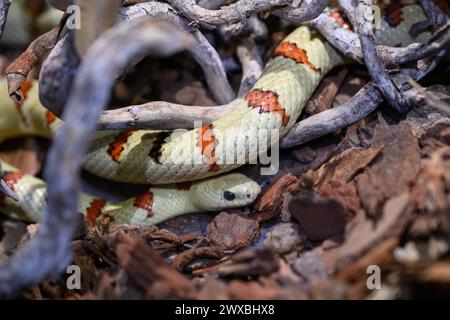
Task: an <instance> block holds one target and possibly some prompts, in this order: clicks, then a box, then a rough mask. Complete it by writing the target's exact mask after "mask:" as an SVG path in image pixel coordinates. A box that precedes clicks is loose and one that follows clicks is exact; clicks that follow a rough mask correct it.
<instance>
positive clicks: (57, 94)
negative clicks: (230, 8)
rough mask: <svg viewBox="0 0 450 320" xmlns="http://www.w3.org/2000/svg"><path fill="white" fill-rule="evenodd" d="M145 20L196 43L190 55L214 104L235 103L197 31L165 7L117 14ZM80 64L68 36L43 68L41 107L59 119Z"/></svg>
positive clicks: (157, 5) (138, 7)
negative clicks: (167, 26)
mask: <svg viewBox="0 0 450 320" xmlns="http://www.w3.org/2000/svg"><path fill="white" fill-rule="evenodd" d="M144 16H149V17H155V18H158V19H161V20H163V21H167V22H169V23H171V24H172V25H173V26H175V27H176V28H177V29H178V30H179V31H183V32H185V33H186V35H187V36H189V37H190V38H191V41H193V42H194V43H195V45H193V46H192V47H190V48H189V51H190V52H191V54H192V56H193V58H194V59H195V60H196V61H197V62H198V63H199V65H200V66H201V68H202V69H203V72H204V74H205V78H206V82H207V84H208V86H209V88H210V91H211V93H212V95H213V96H214V98H215V99H216V101H217V102H218V103H223V104H224V103H228V102H230V101H232V100H233V99H234V97H235V94H234V92H233V90H232V88H231V85H230V84H229V82H228V79H227V75H226V73H225V69H224V67H223V64H222V61H221V59H220V57H219V54H218V53H217V51H216V50H215V49H214V47H213V46H211V44H210V43H209V42H208V40H207V39H206V38H205V37H204V36H203V34H202V33H201V32H200V31H199V30H197V29H195V28H193V27H192V26H191V25H190V24H189V23H188V22H187V21H186V20H185V19H184V18H182V17H180V16H179V15H178V14H177V13H176V11H175V10H174V9H173V8H172V7H171V6H170V5H168V4H166V3H159V2H151V3H140V4H136V5H133V6H129V7H123V8H121V9H120V10H119V18H120V19H121V20H122V21H132V20H134V19H137V18H140V17H144ZM147 55H148V52H143V53H142V55H141V56H140V57H136V58H135V59H134V61H132V62H130V65H133V64H136V63H137V62H138V61H140V60H141V59H142V58H144V57H145V56H147ZM79 62H80V60H79V58H78V56H77V55H76V53H75V50H74V46H73V34H72V32H69V33H68V34H66V35H65V36H64V37H63V38H62V39H61V40H60V41H59V42H58V44H57V45H56V46H55V48H54V49H53V51H52V52H51V54H50V55H49V57H48V58H47V60H46V61H45V62H44V64H43V66H42V70H41V74H40V77H39V78H40V82H39V85H40V87H39V96H40V99H41V102H42V103H43V105H44V106H45V107H47V108H48V109H49V110H51V111H52V112H53V113H55V114H56V115H58V116H59V115H61V113H62V110H63V108H64V105H65V103H66V101H67V97H68V95H69V93H70V89H71V87H72V81H73V78H74V76H75V74H76V73H77V68H78V65H79ZM127 67H128V66H127ZM124 69H126V68H124Z"/></svg>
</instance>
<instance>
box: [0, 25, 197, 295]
mask: <svg viewBox="0 0 450 320" xmlns="http://www.w3.org/2000/svg"><path fill="white" fill-rule="evenodd" d="M124 43H126V45H124ZM189 45H190V43H189V42H188V41H187V39H186V38H185V37H184V36H183V34H180V32H179V31H177V30H174V29H173V27H172V28H169V26H168V25H166V24H164V25H163V24H156V23H155V21H154V20H149V19H137V20H136V21H133V22H131V23H126V24H122V25H120V26H118V27H117V28H114V29H112V30H111V31H108V32H106V33H105V34H104V35H102V37H100V38H99V39H98V40H97V41H96V42H95V43H94V44H93V46H92V47H91V48H90V49H89V51H88V53H87V55H86V56H85V59H84V61H83V63H82V65H81V66H80V70H79V74H78V77H77V79H76V81H75V83H74V87H73V90H72V94H71V95H70V97H69V100H68V104H67V108H66V110H65V125H64V126H63V127H62V129H61V131H60V134H58V136H57V137H56V138H55V140H54V144H53V146H52V148H51V150H50V152H49V155H48V162H47V166H46V168H45V177H46V180H47V181H48V207H47V214H46V215H45V216H44V219H43V221H42V223H41V225H40V227H39V229H38V231H37V233H36V235H35V236H34V237H33V238H32V239H31V240H30V241H29V242H28V243H27V244H26V245H25V246H24V247H23V248H21V249H20V250H18V251H17V252H16V253H15V254H14V256H13V257H12V258H11V259H9V260H8V261H7V262H6V263H4V264H2V265H0V295H11V294H13V293H15V292H17V290H19V289H20V288H23V287H25V286H27V285H30V284H33V283H39V282H41V281H42V280H43V279H45V278H47V277H49V276H51V275H55V274H57V273H59V272H61V271H62V270H64V268H65V267H66V266H67V265H68V264H69V262H70V260H71V250H70V241H71V239H72V236H73V234H74V232H75V229H76V225H77V221H78V218H77V217H78V216H77V215H76V214H75V213H76V209H77V202H78V188H79V172H80V170H81V160H82V157H83V155H84V152H85V150H86V149H87V145H88V141H89V137H90V136H91V135H92V133H93V131H94V130H95V125H96V119H97V117H98V115H99V114H100V112H101V110H102V109H103V108H104V107H105V105H106V103H107V101H108V99H109V94H110V90H111V87H112V84H113V82H114V79H115V76H116V73H117V70H121V69H122V68H123V67H124V66H126V63H127V62H128V61H129V60H130V59H133V58H135V57H137V56H140V55H142V53H143V52H149V51H150V50H152V51H153V52H154V53H156V54H170V53H173V52H176V51H179V50H181V49H183V48H185V47H186V46H189ZM98 57H103V59H101V60H99V59H98Z"/></svg>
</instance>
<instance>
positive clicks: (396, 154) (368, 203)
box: [356, 123, 420, 217]
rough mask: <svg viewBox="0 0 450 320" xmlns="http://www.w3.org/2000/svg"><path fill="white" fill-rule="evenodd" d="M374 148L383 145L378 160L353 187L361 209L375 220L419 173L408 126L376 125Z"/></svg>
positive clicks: (414, 142) (416, 151)
mask: <svg viewBox="0 0 450 320" xmlns="http://www.w3.org/2000/svg"><path fill="white" fill-rule="evenodd" d="M373 143H374V144H383V145H384V146H385V147H384V149H383V153H382V156H381V157H379V159H377V161H376V162H375V163H374V164H373V165H372V167H371V168H370V169H368V170H367V171H366V172H364V173H363V174H361V175H359V176H358V177H357V178H356V187H357V190H358V194H359V197H360V199H361V202H362V203H363V205H364V208H365V209H366V211H367V214H369V215H370V216H372V217H377V216H378V215H379V214H380V212H381V208H382V206H383V204H384V202H385V201H386V200H387V199H389V198H391V197H395V196H397V195H399V194H401V193H402V192H404V191H406V190H408V188H409V186H410V185H411V183H412V182H413V181H415V179H416V177H417V174H418V173H419V170H420V149H419V145H418V141H417V138H416V137H415V136H414V135H413V134H412V132H411V128H410V126H409V125H408V124H405V123H401V124H399V125H394V126H389V127H386V126H380V125H378V126H377V127H376V128H375V131H374V137H373Z"/></svg>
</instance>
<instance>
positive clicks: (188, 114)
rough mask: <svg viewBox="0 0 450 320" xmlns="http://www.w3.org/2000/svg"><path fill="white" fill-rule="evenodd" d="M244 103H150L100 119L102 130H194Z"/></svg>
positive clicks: (118, 110)
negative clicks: (200, 123) (199, 123)
mask: <svg viewBox="0 0 450 320" xmlns="http://www.w3.org/2000/svg"><path fill="white" fill-rule="evenodd" d="M239 102H240V100H234V101H232V102H231V103H229V104H226V105H221V106H215V107H203V106H184V105H178V104H174V103H169V102H164V101H160V102H150V103H146V104H142V105H137V106H129V107H125V108H119V109H115V110H108V111H104V112H103V114H102V115H101V116H100V118H99V119H98V123H97V129H99V130H113V129H114V130H116V129H117V130H129V129H155V130H157V129H179V128H186V129H191V128H193V127H194V123H195V122H196V121H201V122H203V123H210V122H212V121H214V120H216V119H218V118H220V117H223V116H224V115H225V114H226V113H228V112H229V111H230V110H231V109H232V108H233V107H234V106H235V105H236V104H237V103H239Z"/></svg>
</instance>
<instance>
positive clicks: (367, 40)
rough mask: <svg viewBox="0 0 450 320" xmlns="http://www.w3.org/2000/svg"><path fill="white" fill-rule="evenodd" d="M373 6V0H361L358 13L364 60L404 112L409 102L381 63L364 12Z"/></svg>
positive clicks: (372, 74) (369, 24) (385, 95)
mask: <svg viewBox="0 0 450 320" xmlns="http://www.w3.org/2000/svg"><path fill="white" fill-rule="evenodd" d="M372 6H373V1H372V0H359V6H358V9H357V10H358V14H357V15H356V30H357V31H358V34H359V39H360V41H361V47H362V52H363V56H364V62H365V64H366V66H367V69H368V71H369V73H370V76H371V77H372V79H373V81H374V83H375V85H376V86H377V87H378V89H379V90H380V91H381V92H382V93H383V95H384V97H385V98H386V99H387V100H388V102H389V104H390V105H391V106H392V107H393V108H395V110H397V111H398V112H400V113H403V112H406V111H407V110H408V104H407V102H406V101H405V99H404V98H403V96H402V94H401V93H400V91H399V90H398V89H397V88H396V87H395V85H394V83H393V82H392V81H391V79H390V78H389V75H388V73H387V71H386V69H385V68H384V66H383V64H382V63H381V60H380V58H379V57H378V52H377V49H376V45H375V39H374V36H373V32H372V28H371V25H372V23H371V21H369V20H368V17H367V15H366V14H363V13H367V12H372Z"/></svg>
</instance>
